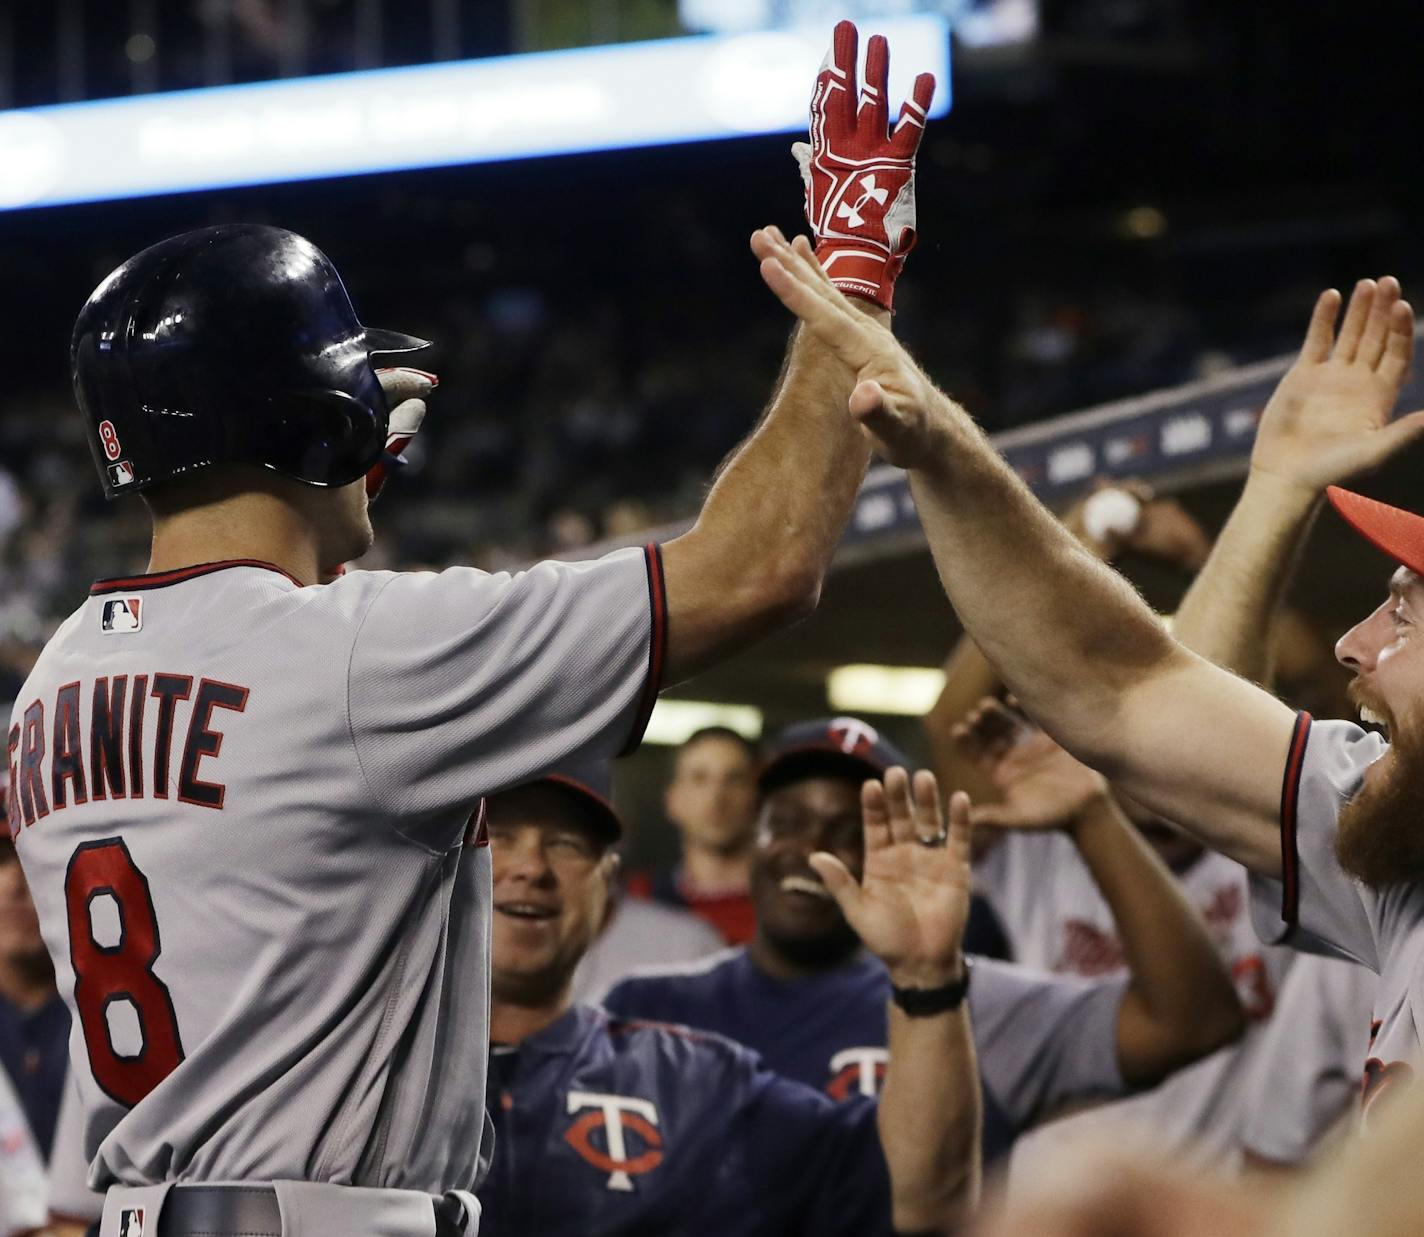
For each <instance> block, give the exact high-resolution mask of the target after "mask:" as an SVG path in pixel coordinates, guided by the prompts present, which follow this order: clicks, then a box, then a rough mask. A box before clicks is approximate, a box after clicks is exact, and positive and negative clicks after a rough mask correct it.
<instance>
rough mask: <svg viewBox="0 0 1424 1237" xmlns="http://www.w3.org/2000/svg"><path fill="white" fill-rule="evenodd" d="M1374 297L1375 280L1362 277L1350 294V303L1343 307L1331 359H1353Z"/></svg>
mask: <svg viewBox="0 0 1424 1237" xmlns="http://www.w3.org/2000/svg"><path fill="white" fill-rule="evenodd" d="M1374 299H1375V281H1374V280H1373V279H1362V280H1360V282H1359V283H1357V284H1356V285H1355V290H1354V292H1352V293H1351V294H1350V303H1349V305H1348V306H1346V308H1345V321H1344V322H1342V323H1341V324H1340V335H1339V338H1337V339H1336V340H1335V351H1334V353H1333V354H1332V356H1333V359H1334V360H1337V361H1353V360H1354V359H1355V353H1356V351H1358V349H1359V347H1360V338H1361V337H1362V336H1363V335H1364V333H1365V323H1366V322H1367V321H1368V320H1369V316H1370V306H1371V305H1372V304H1373V303H1374Z"/></svg>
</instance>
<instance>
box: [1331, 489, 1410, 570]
mask: <svg viewBox="0 0 1424 1237" xmlns="http://www.w3.org/2000/svg"><path fill="white" fill-rule="evenodd" d="M1325 493H1326V495H1327V496H1328V497H1329V499H1330V505H1331V506H1332V507H1334V508H1335V510H1336V511H1338V512H1339V513H1340V516H1341V518H1342V519H1343V520H1344V521H1345V523H1347V524H1348V525H1350V527H1351V528H1353V529H1354V530H1355V531H1356V532H1357V533H1359V534H1360V536H1362V537H1363V538H1364V539H1365V540H1366V541H1368V542H1369V543H1370V544H1371V545H1372V546H1374V547H1376V548H1377V549H1380V550H1383V551H1384V552H1385V553H1386V554H1388V555H1389V556H1390V558H1392V559H1394V561H1395V562H1397V563H1401V564H1403V565H1404V566H1405V567H1408V568H1409V570H1410V571H1413V572H1417V573H1418V574H1419V575H1421V576H1424V516H1420V515H1415V514H1414V512H1412V511H1403V510H1401V509H1400V508H1398V507H1391V506H1390V505H1389V504H1388V503H1382V502H1377V501H1376V500H1375V499H1373V498H1366V497H1365V496H1364V495H1363V494H1356V493H1354V492H1353V491H1351V490H1342V489H1341V488H1340V487H1339V486H1338V485H1332V486H1330V487H1328V488H1327V489H1326V491H1325Z"/></svg>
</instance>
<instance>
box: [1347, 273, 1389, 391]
mask: <svg viewBox="0 0 1424 1237" xmlns="http://www.w3.org/2000/svg"><path fill="white" fill-rule="evenodd" d="M1398 302H1399V280H1397V279H1396V278H1394V276H1393V275H1386V276H1385V277H1384V278H1383V279H1381V280H1380V281H1379V284H1378V286H1377V288H1376V289H1375V295H1374V300H1373V301H1372V302H1371V304H1370V316H1369V318H1368V319H1366V321H1365V333H1364V334H1363V335H1362V336H1361V337H1360V346H1359V348H1358V349H1357V351H1356V358H1357V359H1358V360H1360V361H1362V362H1363V363H1364V364H1366V365H1368V366H1369V367H1370V368H1371V369H1375V368H1377V367H1378V366H1379V363H1380V358H1381V357H1383V356H1384V349H1385V343H1386V341H1387V340H1388V339H1389V323H1390V319H1391V317H1393V312H1392V311H1393V310H1394V307H1395V305H1396V304H1398Z"/></svg>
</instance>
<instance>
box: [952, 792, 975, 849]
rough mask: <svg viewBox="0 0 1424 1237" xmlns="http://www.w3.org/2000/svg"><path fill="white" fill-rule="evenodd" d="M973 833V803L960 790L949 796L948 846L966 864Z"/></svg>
mask: <svg viewBox="0 0 1424 1237" xmlns="http://www.w3.org/2000/svg"><path fill="white" fill-rule="evenodd" d="M973 833H974V805H973V804H972V803H971V802H970V801H969V796H968V795H967V794H965V793H964V791H962V790H956V791H955V792H954V793H953V794H952V795H950V796H949V848H950V850H952V851H954V852H955V853H956V854H957V855H958V856H959V857H960V858H962V859H963V861H964V863H965V864H966V865H967V864H968V863H969V853H970V843H971V841H972V840H973Z"/></svg>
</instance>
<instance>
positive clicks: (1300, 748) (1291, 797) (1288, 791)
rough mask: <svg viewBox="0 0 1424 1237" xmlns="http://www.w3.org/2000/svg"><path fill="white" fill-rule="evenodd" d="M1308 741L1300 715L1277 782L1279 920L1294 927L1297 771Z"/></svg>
mask: <svg viewBox="0 0 1424 1237" xmlns="http://www.w3.org/2000/svg"><path fill="white" fill-rule="evenodd" d="M1309 740H1310V714H1309V713H1306V712H1300V713H1297V714H1296V717H1295V729H1294V730H1292V731H1291V741H1290V748H1289V750H1288V751H1287V752H1286V771H1285V776H1284V777H1283V779H1282V781H1281V919H1282V920H1284V921H1285V922H1286V923H1288V924H1290V926H1291V927H1295V925H1296V924H1297V922H1299V919H1300V856H1299V855H1298V854H1297V850H1296V810H1297V808H1298V807H1299V804H1300V771H1301V769H1302V768H1303V767H1304V765H1305V745H1306V743H1307V742H1308V741H1309Z"/></svg>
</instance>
